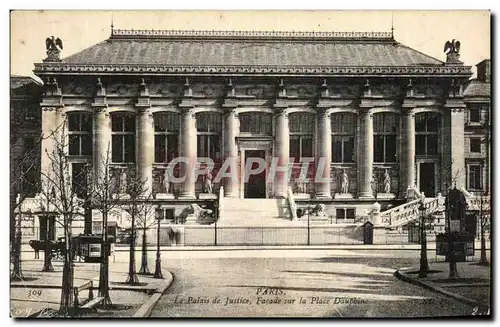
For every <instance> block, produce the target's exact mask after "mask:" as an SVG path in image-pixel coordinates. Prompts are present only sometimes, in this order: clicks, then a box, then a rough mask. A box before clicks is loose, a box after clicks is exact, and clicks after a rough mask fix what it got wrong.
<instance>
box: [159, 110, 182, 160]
mask: <svg viewBox="0 0 500 327" xmlns="http://www.w3.org/2000/svg"><path fill="white" fill-rule="evenodd" d="M154 125H155V162H170V161H171V160H172V159H174V158H176V157H177V155H178V153H179V115H178V114H177V113H174V112H161V113H157V114H155V115H154Z"/></svg>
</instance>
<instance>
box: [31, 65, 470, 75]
mask: <svg viewBox="0 0 500 327" xmlns="http://www.w3.org/2000/svg"><path fill="white" fill-rule="evenodd" d="M34 72H35V74H37V75H73V74H82V75H90V74H92V75H114V74H124V75H137V74H141V75H179V76H180V75H184V76H185V75H189V74H193V75H205V74H206V75H217V74H219V75H259V74H266V75H268V76H273V75H276V76H283V75H290V76H305V75H306V76H307V75H309V76H380V77H384V76H427V75H428V76H434V77H438V76H443V77H452V76H453V77H457V75H459V76H462V77H469V76H470V75H471V74H472V72H471V67H470V66H391V67H386V66H379V67H366V66H344V67H335V66H250V65H245V66H234V65H233V66H228V65H224V66H174V65H171V66H165V65H133V64H125V65H123V64H101V65H94V64H92V65H91V64H70V63H64V62H63V63H36V64H35V70H34Z"/></svg>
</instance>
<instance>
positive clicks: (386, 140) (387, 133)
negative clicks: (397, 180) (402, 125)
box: [373, 113, 399, 162]
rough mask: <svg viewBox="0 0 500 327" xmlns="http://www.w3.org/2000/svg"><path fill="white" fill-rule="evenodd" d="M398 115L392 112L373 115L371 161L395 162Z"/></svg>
mask: <svg viewBox="0 0 500 327" xmlns="http://www.w3.org/2000/svg"><path fill="white" fill-rule="evenodd" d="M398 126H399V116H398V115H396V114H393V113H377V114H374V115H373V132H374V137H373V161H374V162H397V158H396V155H397V145H396V143H397V142H396V140H397V134H398Z"/></svg>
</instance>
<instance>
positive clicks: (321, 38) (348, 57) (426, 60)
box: [35, 30, 470, 75]
mask: <svg viewBox="0 0 500 327" xmlns="http://www.w3.org/2000/svg"><path fill="white" fill-rule="evenodd" d="M35 66H36V69H35V72H42V71H45V72H50V71H51V72H65V71H66V72H68V71H73V72H76V71H80V72H85V71H92V70H95V71H99V69H100V71H101V72H108V73H112V72H127V71H128V72H130V73H134V72H164V73H175V72H179V73H197V72H198V73H199V72H202V73H203V72H205V73H250V74H251V73H277V74H278V73H285V74H287V73H288V74H293V73H298V74H314V75H320V74H326V75H328V74H362V75H363V74H365V75H369V74H370V73H373V74H375V75H379V74H387V73H389V74H411V73H416V74H436V73H437V74H440V73H441V74H450V73H451V74H465V75H467V74H469V71H470V67H465V66H455V67H444V66H445V64H444V62H442V61H440V60H438V59H436V58H433V57H431V56H428V55H426V54H424V53H421V52H419V51H417V50H414V49H412V48H410V47H408V46H405V45H403V44H401V43H399V42H397V41H395V40H394V38H393V35H392V33H386V32H261V31H258V32H255V31H176V30H113V31H112V35H111V37H110V38H109V39H107V40H105V41H102V42H100V43H97V44H95V45H93V46H91V47H89V48H87V49H85V50H82V51H80V52H78V53H76V54H73V55H70V56H69V57H66V58H64V59H63V61H62V62H60V63H50V62H48V63H40V64H36V65H35ZM444 68H445V69H444ZM377 69H378V70H377Z"/></svg>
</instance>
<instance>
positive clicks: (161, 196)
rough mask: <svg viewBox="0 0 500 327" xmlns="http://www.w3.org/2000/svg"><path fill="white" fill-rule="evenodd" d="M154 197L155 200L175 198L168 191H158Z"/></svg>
mask: <svg viewBox="0 0 500 327" xmlns="http://www.w3.org/2000/svg"><path fill="white" fill-rule="evenodd" d="M156 199H157V200H171V199H175V197H174V195H173V194H170V193H158V194H156Z"/></svg>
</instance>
